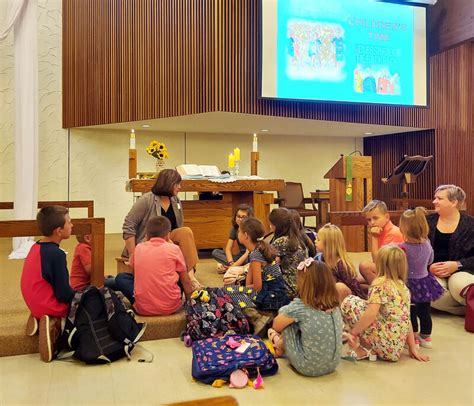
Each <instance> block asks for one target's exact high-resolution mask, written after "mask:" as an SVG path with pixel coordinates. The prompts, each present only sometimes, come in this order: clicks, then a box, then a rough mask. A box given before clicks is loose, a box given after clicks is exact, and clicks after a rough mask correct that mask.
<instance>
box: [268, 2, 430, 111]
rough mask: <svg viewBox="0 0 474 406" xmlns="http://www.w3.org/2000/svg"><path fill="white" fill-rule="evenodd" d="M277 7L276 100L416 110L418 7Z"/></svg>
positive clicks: (285, 4) (374, 4) (348, 4)
mask: <svg viewBox="0 0 474 406" xmlns="http://www.w3.org/2000/svg"><path fill="white" fill-rule="evenodd" d="M276 4H277V6H276V7H277V13H276V14H275V15H276V16H277V20H278V21H277V24H276V30H275V35H276V36H277V41H276V52H275V55H276V64H275V66H276V70H275V93H276V95H275V96H276V97H278V98H286V99H299V100H304V99H308V100H311V99H317V100H329V101H330V100H337V101H348V102H362V103H363V102H368V103H386V104H400V105H412V104H414V98H415V97H414V95H415V83H414V81H415V77H414V76H415V75H414V64H415V62H416V61H415V58H416V57H415V55H414V54H415V51H414V50H415V49H416V47H415V31H416V27H415V21H416V19H415V11H414V8H415V7H411V6H400V5H398V4H393V3H380V2H376V1H373V0H337V1H336V0H313V1H311V0H278V2H277V3H276ZM423 63H425V61H423Z"/></svg>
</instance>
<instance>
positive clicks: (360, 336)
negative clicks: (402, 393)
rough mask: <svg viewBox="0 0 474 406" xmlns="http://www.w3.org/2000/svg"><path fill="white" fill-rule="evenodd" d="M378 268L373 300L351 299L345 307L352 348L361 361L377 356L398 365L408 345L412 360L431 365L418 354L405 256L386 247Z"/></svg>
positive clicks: (380, 252)
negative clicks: (412, 327) (407, 285)
mask: <svg viewBox="0 0 474 406" xmlns="http://www.w3.org/2000/svg"><path fill="white" fill-rule="evenodd" d="M376 264H377V277H376V279H374V281H373V282H372V285H371V287H370V290H369V299H368V300H367V301H365V300H363V299H361V298H360V297H357V296H352V295H351V296H347V297H346V298H345V299H344V301H343V302H342V303H341V311H342V316H343V318H344V323H345V324H346V325H347V326H348V327H349V328H350V333H349V334H347V336H348V339H349V345H350V346H351V348H352V349H353V350H354V352H355V353H356V356H357V359H358V360H360V359H364V358H369V356H370V355H371V354H375V355H377V357H379V358H381V359H383V360H385V361H398V360H399V359H400V356H401V353H402V351H403V348H404V346H405V343H408V349H409V352H410V356H411V357H412V358H415V359H417V360H419V361H428V360H429V357H427V356H425V355H423V354H420V353H418V350H417V347H416V344H415V338H414V336H413V330H412V329H411V324H410V292H409V290H408V288H407V287H406V285H405V280H406V276H407V259H406V256H405V253H404V252H403V251H402V249H401V248H399V247H398V246H396V245H391V244H390V245H386V246H384V247H382V248H381V249H380V250H379V252H378V254H377V262H376Z"/></svg>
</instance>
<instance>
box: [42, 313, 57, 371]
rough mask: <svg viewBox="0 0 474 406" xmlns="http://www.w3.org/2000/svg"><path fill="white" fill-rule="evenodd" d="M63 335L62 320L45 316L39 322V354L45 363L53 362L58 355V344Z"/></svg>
mask: <svg viewBox="0 0 474 406" xmlns="http://www.w3.org/2000/svg"><path fill="white" fill-rule="evenodd" d="M60 335H61V319H60V318H58V317H52V316H43V317H41V319H40V321H39V353H40V358H41V360H42V361H44V362H51V361H52V360H53V358H54V356H55V355H56V349H57V343H58V341H59V337H60Z"/></svg>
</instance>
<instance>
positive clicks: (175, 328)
mask: <svg viewBox="0 0 474 406" xmlns="http://www.w3.org/2000/svg"><path fill="white" fill-rule="evenodd" d="M28 315H29V313H27V312H18V313H11V314H8V315H5V314H2V315H1V317H2V323H1V324H2V329H1V331H0V357H6V356H9V355H20V354H32V353H36V352H38V335H36V336H34V337H28V336H27V335H26V334H25V325H26V321H27V320H28ZM137 320H138V321H140V322H146V323H147V328H146V330H145V334H144V335H143V338H142V341H149V340H160V339H162V338H174V337H179V336H180V334H181V332H182V331H183V330H184V327H185V325H186V317H185V314H184V310H182V311H180V312H178V313H176V314H173V315H171V316H160V317H158V316H157V317H145V316H138V315H137Z"/></svg>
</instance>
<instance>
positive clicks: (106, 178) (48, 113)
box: [0, 0, 362, 233]
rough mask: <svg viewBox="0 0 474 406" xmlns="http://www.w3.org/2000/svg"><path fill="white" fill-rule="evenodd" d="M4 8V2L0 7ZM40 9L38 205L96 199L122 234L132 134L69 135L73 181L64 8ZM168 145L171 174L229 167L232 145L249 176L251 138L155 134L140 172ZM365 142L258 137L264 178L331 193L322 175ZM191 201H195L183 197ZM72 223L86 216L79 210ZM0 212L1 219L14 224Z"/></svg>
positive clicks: (9, 85) (4, 163)
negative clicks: (65, 99) (158, 147)
mask: <svg viewBox="0 0 474 406" xmlns="http://www.w3.org/2000/svg"><path fill="white" fill-rule="evenodd" d="M0 1H1V0H0ZM38 3H39V25H38V28H39V43H38V49H39V51H38V54H39V55H38V57H39V64H38V66H39V137H40V152H39V153H40V168H39V170H40V177H39V196H38V197H39V200H66V199H67V197H68V185H69V196H70V199H71V200H89V199H90V200H94V201H95V207H96V208H95V215H96V216H97V217H105V218H106V231H107V232H108V233H117V232H120V231H121V225H122V221H123V217H124V216H125V215H126V213H127V211H128V210H129V208H130V206H131V205H132V202H133V198H132V194H131V193H127V192H125V189H124V187H125V180H126V178H127V176H128V145H129V135H128V133H126V132H120V131H98V130H96V131H92V130H80V129H75V130H71V133H70V149H71V155H70V166H71V171H70V178H69V182H68V132H67V130H63V129H61V114H62V112H61V1H60V0H49V1H47V0H38ZM0 55H1V58H0V201H12V200H13V196H14V167H15V165H14V133H13V131H14V127H13V123H14V100H13V95H14V83H13V76H14V74H13V38H12V35H10V37H9V38H8V39H7V40H6V41H4V42H3V43H0ZM152 139H157V140H159V141H162V142H165V143H166V145H167V147H168V149H169V152H170V155H171V157H170V159H169V160H168V162H167V166H168V167H174V166H176V165H179V164H181V163H183V162H185V160H186V161H187V162H188V163H197V164H215V165H218V166H219V167H220V169H225V168H226V166H227V155H228V154H229V152H231V151H232V150H233V148H234V147H235V146H238V147H240V149H241V151H242V153H241V154H242V162H241V174H243V175H245V174H249V172H250V150H251V147H252V137H251V136H250V135H247V136H243V135H233V134H193V133H187V134H186V135H185V134H183V133H152V132H148V131H137V150H138V170H139V171H153V170H154V159H153V158H151V157H149V156H147V155H146V153H145V147H146V145H147V144H148V142H149V141H151V140H152ZM361 144H362V139H358V140H357V142H356V141H355V140H354V139H353V138H335V137H332V138H329V137H295V136H291V135H288V136H274V135H271V134H268V135H267V134H265V135H262V136H261V137H260V138H259V150H260V155H261V161H260V162H259V175H261V176H265V177H270V178H283V179H285V180H288V181H301V182H303V185H304V189H305V191H306V194H307V195H309V192H310V191H311V190H315V189H316V188H326V187H327V186H328V182H327V181H326V180H324V179H323V175H324V173H325V172H326V171H327V170H328V169H329V167H330V166H331V165H332V164H333V163H334V162H335V161H336V160H337V159H338V157H339V154H341V153H344V154H347V153H350V152H352V151H353V150H354V149H356V148H358V149H361ZM186 197H187V198H191V197H192V196H191V194H188V196H186ZM72 214H73V216H77V217H82V216H84V215H85V211H84V210H79V209H76V210H75V211H73V213H72ZM11 216H12V212H11V211H3V213H2V211H0V218H11Z"/></svg>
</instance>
